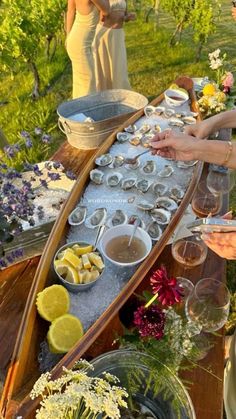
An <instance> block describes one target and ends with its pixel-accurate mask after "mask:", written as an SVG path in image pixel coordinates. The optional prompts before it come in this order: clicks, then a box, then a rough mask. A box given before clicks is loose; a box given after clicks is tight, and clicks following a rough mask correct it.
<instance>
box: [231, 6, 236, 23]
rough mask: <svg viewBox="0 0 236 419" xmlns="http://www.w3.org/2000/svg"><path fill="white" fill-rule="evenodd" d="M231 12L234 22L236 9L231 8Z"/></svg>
mask: <svg viewBox="0 0 236 419" xmlns="http://www.w3.org/2000/svg"><path fill="white" fill-rule="evenodd" d="M231 11H232V16H233V19H234V20H236V7H232V9H231Z"/></svg>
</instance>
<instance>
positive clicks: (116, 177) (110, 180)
mask: <svg viewBox="0 0 236 419" xmlns="http://www.w3.org/2000/svg"><path fill="white" fill-rule="evenodd" d="M121 179H123V175H122V174H121V173H118V172H113V173H110V174H109V175H108V176H107V178H106V184H107V185H108V186H118V185H119V183H120V181H121Z"/></svg>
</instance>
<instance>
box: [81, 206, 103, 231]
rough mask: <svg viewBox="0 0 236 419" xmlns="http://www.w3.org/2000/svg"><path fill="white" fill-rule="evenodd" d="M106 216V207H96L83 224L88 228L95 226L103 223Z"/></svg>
mask: <svg viewBox="0 0 236 419" xmlns="http://www.w3.org/2000/svg"><path fill="white" fill-rule="evenodd" d="M106 217H107V210H106V208H97V209H96V210H95V211H94V212H93V213H92V214H91V215H90V216H89V217H88V218H87V219H86V220H85V225H86V227H88V228H96V227H99V226H100V225H102V224H104V223H105V220H106Z"/></svg>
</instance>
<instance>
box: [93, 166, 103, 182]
mask: <svg viewBox="0 0 236 419" xmlns="http://www.w3.org/2000/svg"><path fill="white" fill-rule="evenodd" d="M103 177H104V173H103V172H102V171H101V170H98V169H93V170H91V172H90V179H91V180H92V181H93V182H94V183H96V184H97V185H101V184H102V183H103Z"/></svg>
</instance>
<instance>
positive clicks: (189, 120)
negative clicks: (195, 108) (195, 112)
mask: <svg viewBox="0 0 236 419" xmlns="http://www.w3.org/2000/svg"><path fill="white" fill-rule="evenodd" d="M182 121H183V122H184V123H185V124H188V125H192V124H196V119H195V118H194V117H193V116H190V115H189V116H184V117H183V118H182Z"/></svg>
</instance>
